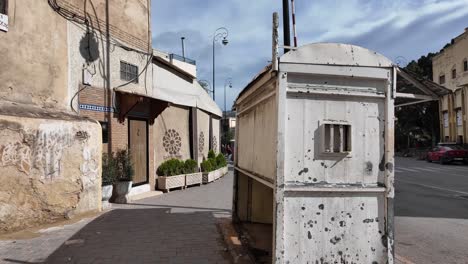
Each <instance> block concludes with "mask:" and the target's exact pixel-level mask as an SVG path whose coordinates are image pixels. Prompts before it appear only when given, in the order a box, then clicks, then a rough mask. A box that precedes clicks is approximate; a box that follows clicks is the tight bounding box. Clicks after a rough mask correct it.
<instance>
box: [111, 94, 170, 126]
mask: <svg viewBox="0 0 468 264" xmlns="http://www.w3.org/2000/svg"><path fill="white" fill-rule="evenodd" d="M114 90H115V92H116V93H119V94H120V96H118V97H117V100H118V102H119V113H118V116H119V122H124V121H125V118H126V117H127V115H128V114H129V113H130V112H131V111H132V110H133V109H135V108H136V107H137V106H138V105H139V104H143V103H144V104H146V105H147V106H148V109H146V110H147V115H148V117H149V122H150V124H153V123H154V120H155V119H156V117H158V115H160V114H161V113H162V112H163V111H164V109H166V108H167V107H168V106H169V105H170V104H169V103H168V102H166V101H163V100H159V99H157V98H154V97H153V96H150V95H147V94H140V93H137V92H134V91H132V90H131V89H129V88H125V87H121V88H117V89H114Z"/></svg>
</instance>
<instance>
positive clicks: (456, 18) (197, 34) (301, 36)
mask: <svg viewBox="0 0 468 264" xmlns="http://www.w3.org/2000/svg"><path fill="white" fill-rule="evenodd" d="M281 2H282V1H280V0H250V1H247V0H152V31H153V46H154V47H155V48H157V49H160V50H162V51H166V52H169V53H177V54H181V44H180V37H182V36H183V37H185V38H186V42H185V43H186V56H187V57H189V58H192V59H195V60H196V61H197V67H198V71H197V75H198V78H199V79H206V80H209V81H210V82H212V81H211V79H212V37H213V33H214V31H215V30H216V29H217V28H218V27H222V26H224V27H226V28H228V29H229V37H228V39H229V41H230V43H229V45H227V46H222V45H221V44H217V46H216V61H217V66H216V86H217V89H216V102H217V103H218V105H219V106H220V107H221V108H223V104H224V97H223V92H224V81H225V79H226V78H228V77H232V78H233V88H232V89H229V90H228V92H227V107H228V109H230V107H231V105H232V102H233V100H234V99H235V98H236V96H237V94H238V93H239V92H240V91H241V90H242V89H243V88H244V86H245V85H246V84H247V83H248V82H249V81H250V80H251V79H252V78H253V77H254V76H255V74H257V73H258V72H259V71H260V70H261V69H262V68H263V67H264V66H265V65H266V64H267V63H268V61H269V60H271V24H272V13H273V12H275V11H277V12H279V13H280V15H281V10H282V6H281ZM295 3H296V20H297V33H298V42H299V46H301V45H304V44H307V43H313V42H341V43H350V44H355V45H359V46H363V47H366V48H368V49H371V50H375V51H377V52H379V53H382V54H383V55H385V56H387V57H388V58H389V59H391V60H393V61H398V62H400V63H408V62H409V61H411V60H413V59H417V58H419V57H420V56H421V55H425V54H427V53H428V52H435V51H439V50H440V49H441V48H442V47H443V46H444V45H445V44H446V43H448V42H450V40H451V39H452V38H454V37H456V36H458V35H459V34H461V33H463V31H464V29H465V28H466V27H468V0H445V1H437V0H314V1H312V0H295ZM280 20H281V22H282V19H280ZM280 26H281V25H280ZM280 30H281V31H280V32H282V29H280ZM281 36H282V34H281ZM281 42H282V40H281Z"/></svg>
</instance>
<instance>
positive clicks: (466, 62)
mask: <svg viewBox="0 0 468 264" xmlns="http://www.w3.org/2000/svg"><path fill="white" fill-rule="evenodd" d="M463 71H468V60H467V59H465V60H464V61H463Z"/></svg>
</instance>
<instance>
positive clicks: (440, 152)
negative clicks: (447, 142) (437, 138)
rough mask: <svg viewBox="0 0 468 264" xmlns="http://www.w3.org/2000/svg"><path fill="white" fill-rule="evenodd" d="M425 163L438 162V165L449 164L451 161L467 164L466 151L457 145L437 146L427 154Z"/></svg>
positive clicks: (467, 153)
mask: <svg viewBox="0 0 468 264" xmlns="http://www.w3.org/2000/svg"><path fill="white" fill-rule="evenodd" d="M427 161H428V162H433V161H439V162H440V164H449V163H451V162H453V161H463V162H464V163H468V150H466V149H463V148H462V147H461V146H457V145H452V146H437V147H436V148H434V149H433V150H432V151H430V152H429V153H427Z"/></svg>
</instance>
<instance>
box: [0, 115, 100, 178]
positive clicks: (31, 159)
mask: <svg viewBox="0 0 468 264" xmlns="http://www.w3.org/2000/svg"><path fill="white" fill-rule="evenodd" d="M12 124H14V127H15V129H14V130H12V129H9V130H7V131H10V133H9V134H6V135H4V137H3V138H4V139H6V140H5V141H7V140H8V141H10V142H4V143H3V144H2V142H0V166H3V167H6V166H14V167H16V168H17V169H18V170H19V171H21V172H23V173H25V174H26V175H30V174H31V171H32V170H33V169H34V170H36V171H37V173H35V175H40V179H41V180H53V179H56V178H59V177H60V176H61V172H62V159H63V156H64V151H65V150H66V149H67V148H68V147H70V146H71V145H72V143H73V140H74V135H73V133H72V129H71V127H70V126H68V125H65V124H63V123H62V124H41V125H40V126H39V128H38V129H36V130H32V129H31V130H26V129H24V128H23V127H22V126H21V125H18V124H15V123H14V122H4V123H3V126H6V127H5V128H7V129H8V128H9V127H8V126H12ZM2 128H3V127H2ZM11 132H13V133H11ZM12 139H13V140H12ZM96 167H97V165H96ZM92 171H93V174H96V175H97V169H96V168H93V170H92Z"/></svg>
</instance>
